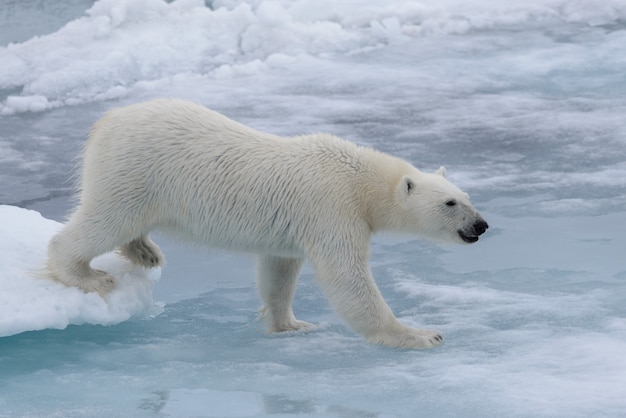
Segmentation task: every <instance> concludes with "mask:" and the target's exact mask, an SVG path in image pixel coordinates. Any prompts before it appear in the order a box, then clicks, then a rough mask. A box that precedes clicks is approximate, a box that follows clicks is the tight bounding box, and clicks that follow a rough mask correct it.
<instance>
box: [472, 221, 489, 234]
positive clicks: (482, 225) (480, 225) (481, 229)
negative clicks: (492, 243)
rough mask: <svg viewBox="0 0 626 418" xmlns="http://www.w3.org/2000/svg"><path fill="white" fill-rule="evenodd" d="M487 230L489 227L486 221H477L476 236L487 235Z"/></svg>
mask: <svg viewBox="0 0 626 418" xmlns="http://www.w3.org/2000/svg"><path fill="white" fill-rule="evenodd" d="M487 228H489V225H488V224H487V222H485V221H483V220H480V221H477V222H476V223H475V224H474V233H475V234H476V235H482V234H484V233H485V231H486V230H487Z"/></svg>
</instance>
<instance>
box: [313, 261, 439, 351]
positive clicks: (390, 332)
mask: <svg viewBox="0 0 626 418" xmlns="http://www.w3.org/2000/svg"><path fill="white" fill-rule="evenodd" d="M334 258H335V260H337V259H339V260H345V261H351V262H350V263H346V264H345V265H342V264H341V263H338V262H337V261H334V262H333V261H331V260H319V261H317V262H314V264H315V265H316V268H317V280H318V282H319V284H320V286H321V287H322V289H323V290H324V293H325V294H326V296H327V297H328V299H329V300H330V303H331V305H332V306H333V308H334V309H335V311H336V312H337V313H338V314H339V315H340V316H341V317H342V318H343V319H344V320H345V321H346V322H347V323H348V325H349V326H350V327H351V328H352V329H353V330H354V331H356V332H358V333H359V334H362V335H363V336H364V337H365V338H366V339H367V341H369V342H370V343H374V344H381V345H386V346H389V347H399V348H432V347H436V346H438V345H439V344H441V342H442V341H443V338H442V337H441V335H440V334H439V333H438V332H436V331H430V330H420V329H414V328H411V327H408V326H406V325H404V324H402V323H401V322H400V321H398V319H397V318H396V317H395V316H394V314H393V312H392V311H391V309H390V308H389V306H388V305H387V304H386V303H385V300H384V299H383V297H382V295H381V294H380V291H379V290H378V287H377V286H376V283H375V282H374V279H373V278H372V274H371V272H370V269H369V265H368V257H367V255H365V254H364V255H362V256H359V255H358V254H346V255H345V257H341V258H338V257H334Z"/></svg>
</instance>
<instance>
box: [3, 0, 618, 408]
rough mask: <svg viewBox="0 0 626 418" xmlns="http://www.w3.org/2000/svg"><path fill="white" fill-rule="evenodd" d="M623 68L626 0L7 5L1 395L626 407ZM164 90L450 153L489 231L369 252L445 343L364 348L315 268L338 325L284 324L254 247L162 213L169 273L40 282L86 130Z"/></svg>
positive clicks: (53, 402) (79, 402)
mask: <svg viewBox="0 0 626 418" xmlns="http://www.w3.org/2000/svg"><path fill="white" fill-rule="evenodd" d="M52 3H54V5H52ZM16 22H19V23H16ZM624 74H626V4H625V3H624V2H623V1H621V0H605V1H602V2H597V1H592V0H530V1H525V2H497V1H486V0H470V1H456V0H444V1H437V2H434V1H432V2H430V1H422V2H417V1H416V2H408V1H394V0H391V1H385V2H376V1H369V0H368V1H358V2H356V1H341V2H339V1H330V0H328V1H326V0H321V1H320V0H316V1H314V0H298V1H292V2H287V1H282V0H280V1H262V0H255V1H248V2H244V1H240V2H238V1H231V0H221V1H220V0H216V1H213V2H202V1H194V0H179V1H174V2H171V3H166V2H162V1H158V0H133V1H123V0H100V1H97V2H93V1H87V0H73V1H66V2H43V1H39V0H27V1H7V2H5V3H4V6H3V8H2V9H0V204H4V205H7V206H2V207H1V211H0V214H1V215H0V226H1V227H0V248H1V249H2V252H1V254H0V292H1V294H0V301H2V304H1V305H2V306H0V315H1V317H0V335H3V337H2V338H0V416H2V417H4V416H7V417H13V416H63V417H67V416H86V417H94V416H95V417H110V416H128V417H141V416H145V417H151V416H172V417H191V416H207V417H263V416H275V415H277V416H298V415H304V416H324V417H416V416H436V417H458V416H463V417H472V416H475V417H503V416H506V417H542V416H543V417H589V416H598V417H620V416H624V415H626V396H624V395H625V394H626V356H625V355H624V353H626V284H625V283H626V261H625V257H624V255H625V249H626V238H625V236H626V211H625V210H624V207H625V205H626V180H625V179H626V162H625V161H626V117H625V115H626V99H625V97H626V82H625V81H626V80H625V79H624ZM159 96H168V97H180V98H185V99H190V100H195V101H197V102H200V103H202V104H204V105H206V106H209V107H211V108H214V109H215V110H218V111H220V112H222V113H225V114H226V115H228V116H230V117H232V118H235V119H237V120H239V121H241V122H244V123H246V124H249V125H251V126H254V127H256V128H258V129H262V130H266V131H270V132H273V133H276V134H281V135H295V134H301V133H307V132H319V131H326V132H331V133H334V134H337V135H340V136H343V137H345V138H347V139H350V140H353V141H355V142H358V143H360V144H363V145H370V146H373V147H375V148H378V149H380V150H382V151H385V152H389V153H392V154H394V155H397V156H400V157H403V158H405V159H407V160H409V161H411V162H412V163H413V164H415V165H416V166H418V167H420V168H422V169H424V170H433V169H435V168H437V167H438V166H439V165H441V164H443V165H445V166H446V167H447V169H448V173H449V175H450V178H451V180H452V181H453V182H455V183H456V184H458V185H459V186H460V187H461V188H463V189H465V190H466V191H467V192H469V193H470V194H471V195H472V200H473V201H474V202H475V204H476V205H477V206H478V208H479V209H480V210H481V212H482V213H483V214H484V215H485V217H486V218H487V220H488V221H489V223H490V225H491V228H490V229H489V231H488V233H487V234H486V235H485V236H484V238H481V240H480V242H478V243H477V244H474V245H472V246H458V247H440V246H436V245H433V244H430V243H425V242H422V241H419V240H415V239H413V238H409V237H404V238H397V237H389V236H380V237H376V239H375V240H374V242H373V243H372V262H371V264H372V270H373V273H374V276H375V277H376V280H377V282H378V284H379V286H380V288H381V291H382V292H383V294H384V296H385V298H386V300H387V301H388V303H389V304H390V306H391V307H392V309H393V310H394V312H395V313H396V314H397V315H398V316H399V317H400V318H401V320H402V321H404V322H406V323H408V324H412V325H415V326H419V327H430V328H434V329H438V330H440V331H441V332H442V333H443V335H444V338H445V341H444V344H443V345H442V346H441V347H439V348H437V349H434V350H426V351H406V350H393V349H387V348H381V347H375V346H370V345H367V344H365V343H364V342H363V340H362V339H361V338H360V337H358V336H356V335H354V334H353V333H352V332H350V331H349V330H348V329H347V328H346V327H345V326H344V325H343V324H342V322H341V321H340V319H339V318H338V317H336V316H335V315H334V314H333V313H332V311H331V310H330V308H329V307H328V304H327V302H326V300H325V298H324V297H323V296H322V294H321V292H320V291H319V290H318V288H317V287H316V286H315V284H314V282H313V280H312V271H311V268H310V267H308V268H306V269H305V271H304V273H303V277H302V279H301V284H300V286H299V289H298V293H297V295H296V300H295V311H296V315H297V316H299V317H301V318H302V319H304V320H308V321H312V322H317V323H319V324H321V327H320V329H319V330H317V331H315V332H311V333H308V334H296V335H293V334H292V335H280V336H266V335H264V334H263V331H262V327H261V326H260V324H259V322H258V320H257V309H258V307H259V304H260V302H259V299H258V297H257V295H256V291H255V288H254V278H253V277H254V262H253V259H252V258H251V257H249V256H245V255H240V254H229V253H222V252H219V251H213V250H211V251H207V250H205V249H194V248H190V247H187V246H185V245H184V244H181V243H178V242H174V241H170V240H168V239H167V238H166V237H162V236H158V235H157V236H156V237H155V240H156V241H158V242H159V243H160V244H161V246H162V249H163V250H164V252H165V254H166V256H167V258H168V264H167V265H166V267H165V268H164V269H163V271H162V276H161V278H160V280H159V281H158V282H156V283H155V280H156V279H157V276H158V272H145V271H142V270H132V269H130V267H129V266H127V265H124V263H123V262H122V261H121V260H119V259H117V258H116V257H115V256H114V255H109V256H106V257H105V258H104V259H103V260H101V261H100V262H102V263H104V264H103V266H104V267H106V268H110V269H114V270H115V269H116V271H118V274H119V275H121V276H122V277H125V278H126V280H124V285H123V287H121V288H120V289H118V290H117V292H118V293H117V294H112V295H111V297H110V298H109V300H108V301H107V302H108V303H105V302H104V301H103V300H102V299H99V298H97V297H95V296H94V295H83V294H80V293H78V292H75V291H74V290H73V289H65V288H61V287H59V286H58V285H57V284H55V283H53V282H47V281H44V280H41V279H34V278H32V277H31V276H30V275H29V273H28V272H29V271H30V270H31V269H37V268H39V267H41V263H43V254H44V252H45V245H46V241H47V239H48V238H49V236H50V235H51V234H52V233H53V232H54V231H55V230H56V229H57V228H58V227H59V224H58V223H57V222H58V221H62V220H63V219H64V217H65V216H66V215H67V213H68V212H69V210H70V208H71V203H70V197H69V196H70V194H71V186H72V181H71V176H72V173H73V171H72V167H73V166H74V161H75V157H76V155H77V154H78V152H79V149H80V147H81V145H82V144H83V143H84V141H85V137H86V135H87V133H88V130H89V126H90V125H91V124H92V123H93V122H94V121H95V120H97V119H98V118H99V117H100V116H101V115H102V113H103V112H104V111H105V110H106V109H109V108H111V107H115V106H119V105H123V104H128V103H133V102H137V101H141V100H145V99H148V98H152V97H159ZM20 208H26V209H31V210H36V211H38V212H40V213H41V214H42V215H43V217H45V218H48V219H44V218H42V217H41V216H40V215H39V214H37V213H34V212H30V211H26V210H25V209H20ZM52 220H54V221H57V222H53V221H52ZM159 302H161V303H162V304H164V306H163V305H162V304H159ZM160 307H162V312H161V313H160V314H159V311H158V309H159V308H160ZM77 324H81V325H77ZM44 328H45V329H44ZM62 328H64V329H62ZM35 330H36V331H35Z"/></svg>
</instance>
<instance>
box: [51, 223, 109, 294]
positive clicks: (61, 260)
mask: <svg viewBox="0 0 626 418" xmlns="http://www.w3.org/2000/svg"><path fill="white" fill-rule="evenodd" d="M87 235H88V231H86V230H84V229H81V228H80V227H79V226H77V225H76V223H75V222H72V221H70V222H69V223H68V224H67V225H66V226H65V227H64V228H63V229H62V230H61V231H59V232H58V233H57V234H56V235H54V236H53V237H52V239H51V240H50V242H49V243H48V262H47V270H48V273H49V275H50V276H51V277H52V278H53V279H55V280H57V281H59V282H61V283H63V284H65V285H66V286H73V287H77V288H79V289H81V290H82V291H84V292H98V293H99V294H101V295H104V294H106V293H107V292H109V291H111V290H113V288H114V287H115V279H113V277H111V276H110V275H108V274H107V273H105V272H103V271H100V270H94V269H92V268H91V266H90V262H91V260H92V259H93V258H94V257H97V256H99V255H101V254H104V253H106V252H108V251H110V250H112V249H113V248H111V247H110V246H106V245H105V244H106V243H105V242H101V241H99V240H97V239H89V237H88V236H87Z"/></svg>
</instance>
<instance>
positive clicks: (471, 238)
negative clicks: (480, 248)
mask: <svg viewBox="0 0 626 418" xmlns="http://www.w3.org/2000/svg"><path fill="white" fill-rule="evenodd" d="M457 232H458V233H459V236H460V237H461V239H462V240H463V241H465V242H467V243H472V242H476V241H478V237H477V236H475V235H465V234H464V233H463V231H461V230H460V229H459V230H458V231H457Z"/></svg>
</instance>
